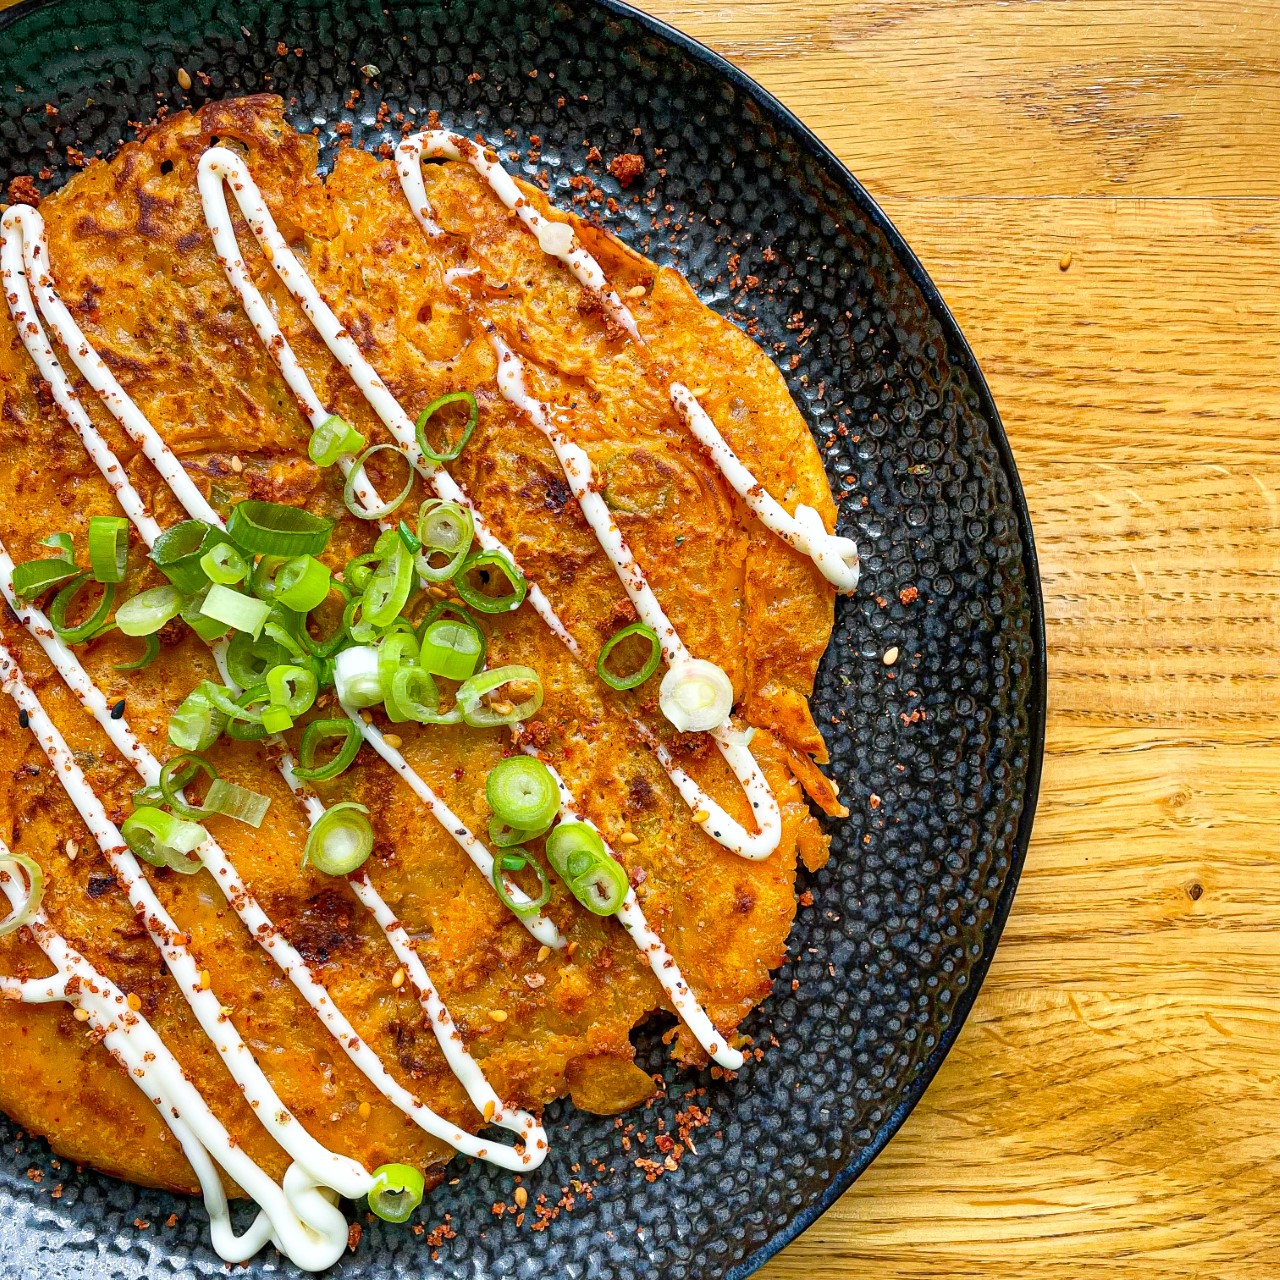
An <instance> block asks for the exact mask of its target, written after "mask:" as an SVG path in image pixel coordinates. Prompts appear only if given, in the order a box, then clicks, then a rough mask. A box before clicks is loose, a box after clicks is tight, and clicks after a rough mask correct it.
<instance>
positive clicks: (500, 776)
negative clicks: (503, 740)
mask: <svg viewBox="0 0 1280 1280" xmlns="http://www.w3.org/2000/svg"><path fill="white" fill-rule="evenodd" d="M484 796H485V799H486V800H488V802H489V808H490V809H492V810H493V813H494V816H495V817H496V818H498V819H500V820H501V821H502V822H505V823H506V824H507V825H508V826H512V827H520V828H521V829H523V830H525V831H545V830H546V829H547V828H548V827H549V826H550V825H551V824H552V822H554V821H555V816H556V814H557V813H558V812H559V811H560V791H559V788H558V787H557V786H556V780H555V779H554V778H553V777H552V776H551V770H550V769H548V768H547V766H546V765H545V764H543V763H542V761H541V760H535V759H534V758H533V757H532V756H526V755H519V756H508V757H507V759H505V760H499V761H498V763H497V764H496V765H494V766H493V768H492V769H490V770H489V776H488V777H487V778H486V779H485V783H484Z"/></svg>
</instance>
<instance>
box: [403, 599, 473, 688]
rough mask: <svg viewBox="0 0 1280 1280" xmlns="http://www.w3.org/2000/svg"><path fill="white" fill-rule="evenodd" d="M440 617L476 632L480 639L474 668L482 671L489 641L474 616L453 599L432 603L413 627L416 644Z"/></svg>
mask: <svg viewBox="0 0 1280 1280" xmlns="http://www.w3.org/2000/svg"><path fill="white" fill-rule="evenodd" d="M441 618H452V619H454V620H455V621H456V622H460V623H461V624H462V625H463V626H464V627H470V628H471V630H472V631H474V632H475V633H476V637H477V639H478V640H479V641H480V657H479V658H478V659H477V661H476V669H477V670H480V671H483V670H484V660H485V658H486V657H487V656H488V653H489V641H488V640H487V639H486V638H485V634H484V632H483V631H482V630H481V629H480V624H479V623H478V622H477V621H476V620H475V618H473V617H472V616H471V614H469V613H468V612H467V611H466V609H464V608H463V607H462V606H461V605H460V604H458V603H456V602H455V601H452V600H441V601H439V603H437V604H434V605H432V607H431V609H430V611H429V612H428V613H427V616H426V617H425V618H423V619H422V621H421V622H420V623H418V625H417V626H416V627H415V628H414V634H415V635H416V636H417V637H418V644H419V645H421V644H422V639H423V637H424V636H425V635H426V634H427V632H428V631H430V630H431V626H432V624H433V623H435V622H438V621H439V620H440V619H441Z"/></svg>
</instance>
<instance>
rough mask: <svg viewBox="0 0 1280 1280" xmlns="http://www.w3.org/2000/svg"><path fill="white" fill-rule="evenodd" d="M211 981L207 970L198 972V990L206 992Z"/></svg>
mask: <svg viewBox="0 0 1280 1280" xmlns="http://www.w3.org/2000/svg"><path fill="white" fill-rule="evenodd" d="M211 981H212V979H211V978H210V977H209V970H208V969H201V970H200V990H201V991H208V990H209V986H210V983H211Z"/></svg>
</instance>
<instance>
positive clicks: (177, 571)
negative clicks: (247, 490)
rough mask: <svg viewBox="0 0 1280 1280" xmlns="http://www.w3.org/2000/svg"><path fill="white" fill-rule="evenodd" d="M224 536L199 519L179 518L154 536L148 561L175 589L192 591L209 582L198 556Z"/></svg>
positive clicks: (222, 540)
mask: <svg viewBox="0 0 1280 1280" xmlns="http://www.w3.org/2000/svg"><path fill="white" fill-rule="evenodd" d="M226 540H227V537H226V534H224V533H223V532H222V530H221V529H215V528H214V527H213V525H211V524H206V523H205V522H204V521H203V520H183V521H182V522H181V523H180V524H175V525H174V526H173V527H172V528H171V529H166V530H165V531H164V532H163V533H162V534H161V535H160V536H159V537H158V538H157V539H156V541H155V545H154V546H153V547H152V548H151V557H150V558H151V563H152V564H153V565H155V567H156V568H157V569H159V570H160V572H161V573H163V574H164V576H165V577H166V578H168V579H169V581H170V582H172V583H173V585H174V586H175V587H177V588H178V590H179V591H181V592H183V593H184V594H186V595H193V594H194V593H195V592H197V591H200V590H202V589H203V588H204V587H207V586H208V585H209V578H208V575H207V574H206V573H205V571H204V569H203V568H202V567H201V565H200V560H201V557H202V556H203V555H204V553H205V552H206V551H208V550H210V549H211V548H212V547H214V546H216V545H217V544H218V543H219V542H226Z"/></svg>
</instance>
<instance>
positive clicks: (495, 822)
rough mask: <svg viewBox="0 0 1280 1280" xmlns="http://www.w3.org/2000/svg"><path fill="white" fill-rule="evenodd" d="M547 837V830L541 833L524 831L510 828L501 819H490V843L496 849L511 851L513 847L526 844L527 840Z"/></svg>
mask: <svg viewBox="0 0 1280 1280" xmlns="http://www.w3.org/2000/svg"><path fill="white" fill-rule="evenodd" d="M543 835H546V828H543V830H541V831H522V830H521V829H520V828H519V827H512V826H508V824H507V823H505V822H503V821H502V819H501V818H498V817H492V818H490V819H489V843H490V844H491V845H493V846H494V848H496V849H509V848H511V846H512V845H517V844H524V842H525V841H526V840H536V839H537V838H538V837H539V836H543Z"/></svg>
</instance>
